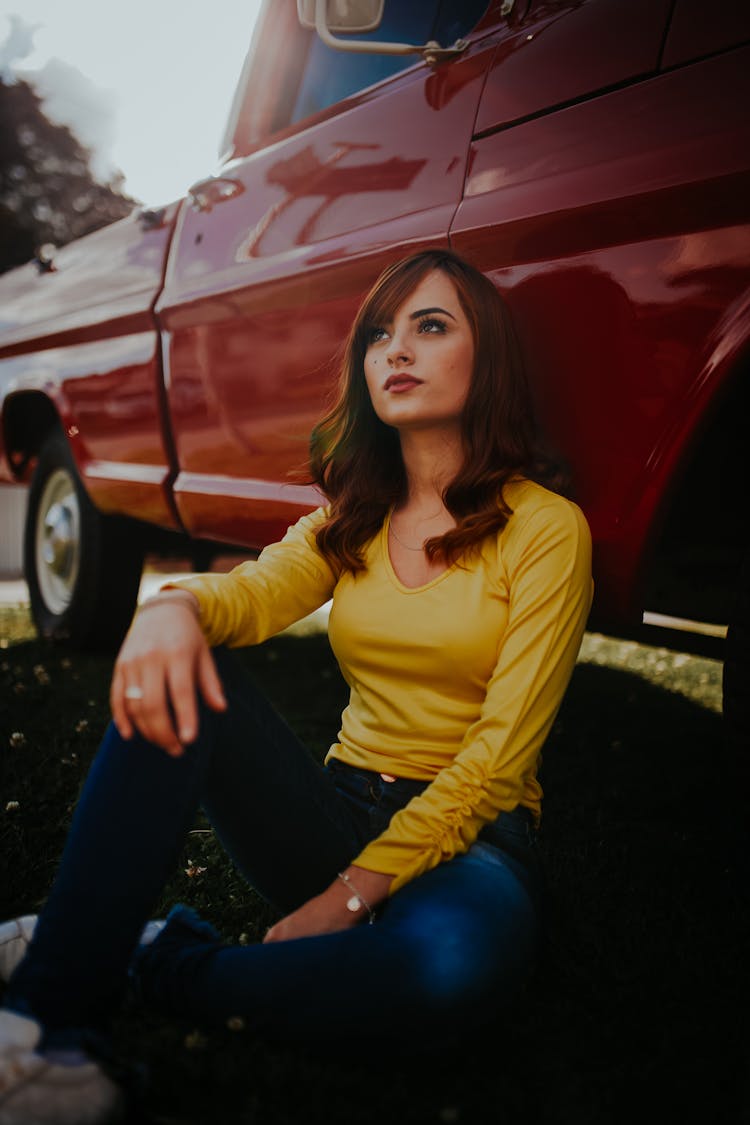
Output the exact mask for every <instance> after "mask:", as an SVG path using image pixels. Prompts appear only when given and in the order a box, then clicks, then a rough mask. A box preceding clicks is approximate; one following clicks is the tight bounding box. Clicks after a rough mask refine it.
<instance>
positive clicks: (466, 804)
mask: <svg viewBox="0 0 750 1125" xmlns="http://www.w3.org/2000/svg"><path fill="white" fill-rule="evenodd" d="M519 514H520V513H519ZM516 518H517V517H512V518H511V521H510V523H509V525H508V528H507V533H504V541H503V546H502V559H503V563H504V566H505V570H506V574H507V580H508V587H509V607H508V612H509V616H508V624H507V628H506V630H505V632H504V634H503V637H502V640H501V645H500V650H499V654H498V659H497V663H496V666H495V668H494V670H493V673H492V675H491V677H490V679H489V682H488V684H487V690H486V696H485V699H484V702H483V705H482V708H481V711H480V714H479V716H478V718H477V720H476V721H475V722H473V723H472V724H471V726H470V727H469V728H468V730H467V731H466V734H465V737H464V739H463V742H462V745H461V747H460V749H459V752H458V754H457V755H456V757H455V759H454V760H453V762H452V763H451V765H450V766H448V767H446V768H445V769H443V770H441V771H440V773H439V774H438V775H437V777H436V778H435V779H434V781H433V782H432V783H431V784H430V785H429V786H427V788H426V789H425V790H424V791H423V792H422V793H421V794H420V795H419V796H417V797H414V798H413V799H412V800H411V801H410V802H409V804H408V805H407V806H406V807H405V808H403V809H402V810H400V811H399V812H398V813H396V814H395V816H394V817H393V819H392V820H391V822H390V824H389V826H388V828H387V829H386V830H385V832H383V833H382V834H381V835H380V836H379V837H378V838H377V839H376V840H374V841H373V842H372V843H371V844H369V845H368V846H367V847H366V848H364V850H363V851H362V852H361V853H360V854H359V855H358V856H357V857H356V859H355V863H356V864H357V865H361V866H362V867H365V868H367V869H370V870H372V871H380V872H382V873H384V874H389V875H392V876H394V878H393V882H392V884H391V887H390V893H393V892H394V891H395V890H397V889H398V888H399V887H400V886H403V885H404V884H405V883H407V882H409V881H410V880H411V879H413V878H415V877H416V876H418V875H420V874H422V873H423V872H425V871H428V870H430V869H431V868H432V867H435V866H436V865H437V864H438V863H441V862H443V861H445V860H448V859H451V858H452V857H453V856H454V855H457V854H460V853H462V852H465V851H467V850H468V849H469V848H470V847H471V845H472V844H473V842H474V840H475V839H476V837H477V835H478V834H479V832H480V830H481V829H482V827H483V826H484V825H485V824H488V823H489V822H491V821H492V820H494V819H495V818H496V817H497V815H498V813H499V812H500V811H501V810H503V809H512V808H515V806H516V805H517V804H518V803H519V800H520V798H521V795H522V793H523V789H524V782H525V780H526V779H527V778H528V777H530V776H533V775H534V774H535V771H536V764H537V759H538V757H539V753H540V751H541V748H542V746H543V744H544V741H545V739H546V738H547V735H548V734H549V731H550V728H551V726H552V723H553V721H554V718H555V715H556V713H557V710H558V708H559V706H560V703H561V702H562V698H563V695H564V693H565V689H566V687H567V685H568V682H569V680H570V676H571V674H572V671H573V668H574V666H575V661H576V657H577V655H578V650H579V647H580V643H581V638H582V636H583V631H584V628H585V624H586V619H587V616H588V612H589V608H590V604H591V594H592V583H591V537H590V533H589V530H588V526H587V524H586V521H585V519H584V517H583V515H582V513H581V512H580V510H579V509H578V508H577V507H576V506H575V505H573V504H570V503H568V502H567V501H564V500H562V499H560V498H555V499H554V500H552V501H548V502H546V503H545V504H544V505H542V506H541V507H539V508H537V509H536V510H535V511H534V512H532V513H531V514H530V515H529V516H528V518H526V519H525V521H522V522H521V521H519V522H516V523H515V525H514V519H516Z"/></svg>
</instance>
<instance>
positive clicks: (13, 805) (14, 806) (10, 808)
mask: <svg viewBox="0 0 750 1125" xmlns="http://www.w3.org/2000/svg"><path fill="white" fill-rule="evenodd" d="M20 807H21V805H20V802H19V801H8V803H7V804H6V806H5V811H6V812H17V810H18V809H20Z"/></svg>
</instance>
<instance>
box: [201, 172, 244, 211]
mask: <svg viewBox="0 0 750 1125" xmlns="http://www.w3.org/2000/svg"><path fill="white" fill-rule="evenodd" d="M244 190H245V186H244V184H241V183H240V181H239V180H231V179H229V177H228V176H208V177H207V178H206V179H205V180H198V182H197V183H195V184H193V186H192V187H189V188H188V193H187V194H188V199H189V200H190V206H191V207H192V209H193V210H194V211H212V210H213V208H214V206H215V204H217V203H224V202H226V200H227V199H234V198H235V196H237V195H242V193H243V191H244Z"/></svg>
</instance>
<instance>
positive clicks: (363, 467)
mask: <svg viewBox="0 0 750 1125" xmlns="http://www.w3.org/2000/svg"><path fill="white" fill-rule="evenodd" d="M433 270H440V271H441V272H442V273H444V274H446V275H447V276H448V277H449V278H450V279H451V281H452V282H453V284H454V285H455V287H456V292H457V294H458V298H459V300H460V302H461V307H462V308H463V311H464V313H465V314H466V317H467V319H468V321H469V324H470V326H471V331H472V335H473V337H474V371H473V374H472V379H471V384H470V387H469V393H468V396H467V399H466V403H465V405H464V408H463V412H462V415H461V438H462V444H463V452H464V457H463V465H462V467H461V469H460V471H459V472H458V474H457V475H456V476H455V477H454V479H453V480H452V481H451V482H450V484H449V485H448V486H447V488H446V489H445V491H444V493H443V503H444V504H445V506H446V508H447V509H448V511H449V512H450V513H451V515H452V516H453V518H454V519H455V520H456V527H454V528H452V529H451V530H450V531H447V532H446V533H445V534H443V535H439V536H435V537H434V538H432V539H428V540H427V542H426V543H425V551H426V553H427V555H428V557H429V558H430V559H433V558H436V557H438V556H439V557H442V558H444V559H445V560H446V562H448V563H452V562H455V561H456V560H457V559H458V557H459V556H460V555H462V554H464V552H466V551H467V550H468V549H470V548H472V547H476V546H477V545H478V544H479V543H480V542H481V540H482V539H484V538H485V537H486V536H488V535H491V534H493V533H495V534H496V533H497V532H498V531H500V530H502V528H503V527H504V526H505V524H506V523H507V521H508V519H509V518H510V516H511V515H512V511H511V509H510V508H509V506H508V504H507V503H506V502H505V500H504V498H503V486H504V485H505V484H506V483H507V481H508V480H510V479H511V478H512V477H525V478H528V479H532V480H536V481H539V482H540V483H543V484H545V485H547V487H550V488H554V489H557V490H560V488H561V485H562V479H561V472H560V469H559V466H558V465H557V464H556V463H555V462H553V461H552V460H551V458H550V457H549V456H547V455H546V454H544V453H543V452H542V448H541V444H540V440H539V437H538V433H537V428H536V422H535V418H534V409H533V403H532V399H531V393H530V390H529V386H528V382H527V380H526V375H525V372H524V367H523V362H522V359H521V352H520V349H519V346H518V340H517V338H516V334H515V331H514V329H513V324H512V321H511V318H510V313H509V311H508V309H507V307H506V305H505V302H504V301H503V299H502V298H501V296H500V294H499V293H498V291H497V290H496V289H495V287H494V285H493V284H492V282H491V281H489V279H488V278H486V277H485V276H484V274H482V273H480V271H479V270H477V269H475V268H474V266H471V265H469V263H468V262H466V261H464V260H463V258H460V257H459V256H458V255H457V254H454V253H453V252H452V251H450V250H443V249H435V250H423V251H420V252H419V253H417V254H413V255H411V256H410V257H408V258H404V259H402V260H401V261H398V262H395V263H394V264H393V265H391V266H389V267H388V268H387V269H386V270H384V272H383V273H382V274H381V275H380V277H379V278H378V280H377V281H376V282H375V284H374V285H373V287H372V289H371V290H370V292H369V293H368V294H367V296H366V297H365V299H364V301H363V303H362V305H361V307H360V309H359V312H358V313H357V316H356V318H355V320H354V324H353V325H352V327H351V330H350V332H349V336H348V339H347V341H346V345H345V348H344V353H343V359H342V363H341V371H340V377H339V384H338V394H337V398H336V401H335V403H334V405H333V406H332V408H331V410H330V411H329V412H328V413H327V414H326V415H325V417H324V418H322V419H321V421H320V422H319V423H318V424H317V425H316V426H315V428H314V429H313V431H312V435H311V438H310V470H311V475H312V480H313V482H314V483H315V484H317V486H318V487H319V488H320V489H321V491H322V492H323V493H324V494H325V496H326V497H327V498H328V500H329V502H330V516H329V518H328V519H327V520H326V521H325V523H323V524H322V525H321V527H320V528H319V529H318V532H317V542H318V546H319V548H320V550H321V551H323V553H324V554H325V555H326V556H327V557H328V558H329V560H330V561H331V562H332V563H333V564H334V565H338V566H340V567H341V568H343V569H348V570H350V571H352V572H353V573H356V572H357V571H358V570H362V569H363V568H364V561H363V554H362V549H363V547H364V546H365V544H366V543H367V542H368V541H369V540H370V539H372V537H373V536H374V535H375V533H376V532H377V530H378V529H379V528H380V526H381V525H382V523H383V520H384V519H385V517H386V514H387V512H388V509H389V508H390V507H391V505H393V504H394V503H397V502H398V501H399V500H402V499H403V498H404V497H405V496H406V487H407V481H406V472H405V469H404V463H403V460H402V457H401V446H400V443H399V437H398V432H397V430H395V429H394V428H393V427H392V426H387V425H386V424H385V423H384V422H381V420H380V419H379V418H378V416H377V414H376V413H375V410H374V409H373V406H372V402H371V401H370V396H369V393H368V391H367V385H366V383H365V374H364V359H365V352H366V351H367V346H368V342H369V339H370V334H371V332H372V329H373V328H375V327H379V326H381V325H383V324H387V323H389V322H390V321H391V319H392V318H393V316H394V315H395V313H396V310H397V309H398V308H399V307H400V306H401V305H402V304H403V302H404V301H405V300H406V298H407V297H408V296H409V294H410V293H411V292H412V291H413V290H414V289H415V288H416V287H417V285H419V283H420V282H421V281H422V279H423V278H424V277H426V276H427V274H429V273H432V272H433Z"/></svg>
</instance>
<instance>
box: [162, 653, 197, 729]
mask: <svg viewBox="0 0 750 1125" xmlns="http://www.w3.org/2000/svg"><path fill="white" fill-rule="evenodd" d="M193 669H194V664H193V661H192V660H191V659H189V658H188V657H186V656H182V655H181V656H180V658H179V659H178V660H174V661H172V662H171V663H170V664H169V665H168V666H167V689H168V691H169V698H170V699H171V701H172V710H173V712H174V718H175V726H176V728H177V734H178V736H179V739H180V742H181V743H182V745H183V746H185V745H186V744H187V743H188V742H194V741H195V739H196V737H197V735H198V708H197V705H196V698H195V696H196V683H195V678H196V677H195V672H194V670H193Z"/></svg>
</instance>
